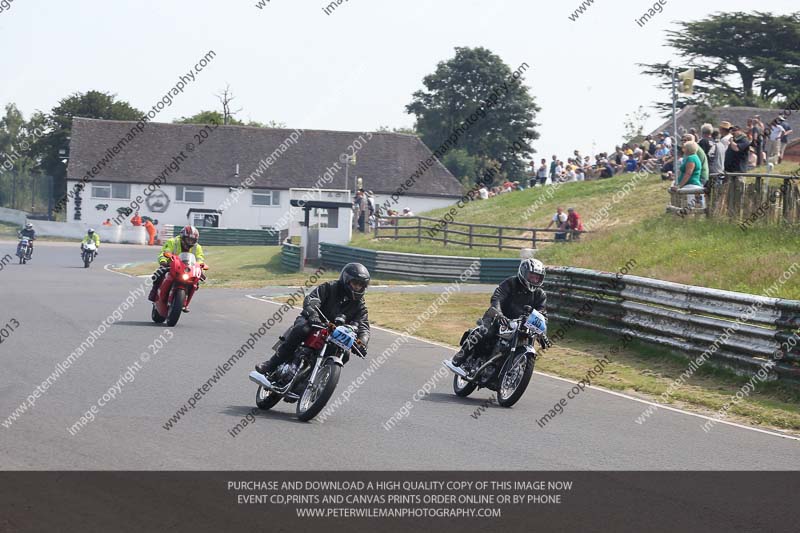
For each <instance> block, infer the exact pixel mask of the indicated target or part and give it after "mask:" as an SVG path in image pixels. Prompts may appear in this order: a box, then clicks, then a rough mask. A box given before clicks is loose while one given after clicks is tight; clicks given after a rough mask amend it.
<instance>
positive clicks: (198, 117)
mask: <svg viewBox="0 0 800 533" xmlns="http://www.w3.org/2000/svg"><path fill="white" fill-rule="evenodd" d="M224 120H225V118H224V116H223V114H222V113H220V112H219V111H200V112H199V113H195V114H194V115H192V116H190V117H181V118H179V119H176V120H173V121H172V122H173V124H223V123H224ZM228 124H229V125H232V126H252V127H254V128H279V129H281V128H285V127H286V124H284V123H283V122H276V121H274V120H270V121H269V122H267V123H266V124H265V123H263V122H258V121H257V120H248V121H247V122H243V121H241V120H237V119H235V118H233V117H228Z"/></svg>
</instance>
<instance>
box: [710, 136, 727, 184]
mask: <svg viewBox="0 0 800 533" xmlns="http://www.w3.org/2000/svg"><path fill="white" fill-rule="evenodd" d="M719 133H720V132H719V131H718V130H714V133H712V134H711V150H710V151H709V154H708V171H709V175H710V176H718V175H720V174H722V173H723V172H725V150H726V148H725V145H724V144H723V143H722V141H721V140H720V136H719Z"/></svg>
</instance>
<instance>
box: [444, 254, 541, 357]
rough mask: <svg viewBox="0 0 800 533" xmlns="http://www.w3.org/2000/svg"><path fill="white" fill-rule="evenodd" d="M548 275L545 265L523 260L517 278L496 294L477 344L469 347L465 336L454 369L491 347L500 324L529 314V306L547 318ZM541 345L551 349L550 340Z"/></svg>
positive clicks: (508, 280)
mask: <svg viewBox="0 0 800 533" xmlns="http://www.w3.org/2000/svg"><path fill="white" fill-rule="evenodd" d="M544 275H545V269H544V264H543V263H542V262H541V261H539V260H538V259H523V260H522V262H521V263H520V265H519V269H518V270H517V275H516V276H512V277H510V278H507V279H506V280H505V281H503V282H502V283H501V284H500V285H499V286H498V287H497V288H496V289H495V290H494V294H493V295H492V300H491V307H489V309H488V310H487V311H486V313H484V315H483V318H482V319H481V323H482V324H481V325H480V326H479V327H478V328H476V331H477V332H478V337H477V339H476V342H467V343H465V342H464V341H465V340H467V338H468V335H467V334H465V335H464V338H463V339H462V340H461V348H460V349H459V350H458V352H456V354H455V356H453V365H455V366H461V365H462V364H463V363H464V361H466V360H467V358H468V357H470V356H472V355H473V354H474V352H475V348H476V347H478V346H480V347H481V349H483V348H489V347H491V346H492V345H493V344H494V341H495V339H496V337H497V333H498V331H499V330H500V324H501V323H503V322H507V321H508V320H509V318H517V317H519V316H521V315H522V314H523V313H524V312H525V306H528V305H529V306H531V307H532V308H533V309H535V310H536V311H539V312H540V313H542V314H543V315H545V316H547V294H546V293H545V292H544V290H543V289H542V283H544ZM540 342H541V343H542V345H543V346H549V345H550V341H549V340H548V339H547V337H546V336H542V337H541V338H540Z"/></svg>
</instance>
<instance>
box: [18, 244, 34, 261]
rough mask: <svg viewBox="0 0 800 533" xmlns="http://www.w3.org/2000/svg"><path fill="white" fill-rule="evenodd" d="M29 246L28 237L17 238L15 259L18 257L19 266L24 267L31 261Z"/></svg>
mask: <svg viewBox="0 0 800 533" xmlns="http://www.w3.org/2000/svg"><path fill="white" fill-rule="evenodd" d="M31 244H32V243H31V239H30V237H20V238H19V244H17V257H19V264H20V265H24V264H25V263H27V262H28V261H30V260H31Z"/></svg>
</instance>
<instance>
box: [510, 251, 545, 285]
mask: <svg viewBox="0 0 800 533" xmlns="http://www.w3.org/2000/svg"><path fill="white" fill-rule="evenodd" d="M544 275H545V269H544V263H542V262H541V261H539V260H538V259H533V258H529V259H523V260H522V262H521V263H520V264H519V270H518V271H517V278H519V281H520V283H522V284H523V285H524V286H525V287H527V289H528V290H529V291H533V290H534V289H537V288H539V287H541V286H542V283H544Z"/></svg>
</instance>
